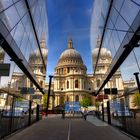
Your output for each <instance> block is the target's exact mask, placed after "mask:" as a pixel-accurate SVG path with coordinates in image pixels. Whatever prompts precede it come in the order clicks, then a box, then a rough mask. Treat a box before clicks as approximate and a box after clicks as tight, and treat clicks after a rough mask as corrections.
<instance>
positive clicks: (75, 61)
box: [57, 38, 85, 67]
mask: <svg viewBox="0 0 140 140" xmlns="http://www.w3.org/2000/svg"><path fill="white" fill-rule="evenodd" d="M62 65H79V66H84V67H85V65H84V64H83V60H82V57H81V55H80V54H79V52H78V51H76V50H75V49H74V48H73V42H72V39H71V38H70V39H69V41H68V48H67V49H66V50H65V51H64V52H62V54H61V56H60V58H59V61H58V64H57V66H62Z"/></svg>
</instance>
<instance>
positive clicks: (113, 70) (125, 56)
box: [90, 0, 140, 137]
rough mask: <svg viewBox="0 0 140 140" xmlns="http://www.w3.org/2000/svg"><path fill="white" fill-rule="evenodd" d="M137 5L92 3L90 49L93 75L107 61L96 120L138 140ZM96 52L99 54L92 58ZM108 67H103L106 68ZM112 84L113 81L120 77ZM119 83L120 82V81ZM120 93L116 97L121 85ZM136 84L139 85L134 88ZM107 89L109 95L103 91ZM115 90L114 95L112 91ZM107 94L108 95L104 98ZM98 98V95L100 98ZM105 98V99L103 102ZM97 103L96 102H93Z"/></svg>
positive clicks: (130, 0)
mask: <svg viewBox="0 0 140 140" xmlns="http://www.w3.org/2000/svg"><path fill="white" fill-rule="evenodd" d="M139 32H140V2H139V0H119V1H118V0H114V1H113V0H110V1H108V0H95V1H94V8H93V13H92V22H91V32H90V33H91V34H90V35H91V38H90V39H91V49H92V55H93V58H92V59H93V68H94V74H95V75H96V74H99V72H100V70H102V69H103V68H101V67H102V66H100V65H101V62H102V61H104V62H106V58H108V59H109V60H110V64H109V65H108V69H107V70H106V72H105V73H104V75H102V76H103V80H102V82H101V83H100V84H99V88H98V89H97V90H96V94H98V95H99V94H103V97H102V99H101V101H99V100H98V101H99V104H100V105H99V108H98V117H99V118H100V119H102V120H104V121H106V122H108V123H110V124H112V125H115V126H117V127H119V128H121V129H123V130H125V131H126V132H129V133H131V134H132V135H134V136H137V137H140V134H139V130H140V114H139V106H140V105H139V101H138V100H139V98H140V94H139V92H140V91H139V88H140V87H139V86H138V85H139V82H138V80H136V77H135V75H134V73H137V74H138V75H137V76H138V77H137V79H139V78H140V74H139V73H140V47H139V46H140V44H139V43H140V34H139ZM95 51H96V52H97V53H98V55H96V57H95ZM106 65H107V63H106V64H105V66H106ZM119 75H120V78H119V80H117V81H116V83H115V84H112V83H111V82H112V81H114V78H115V77H119ZM121 79H122V80H121ZM121 82H122V83H123V84H122V85H121V91H122V93H121V94H119V89H118V87H117V86H118V85H120V83H121ZM137 83H138V84H137ZM108 85H109V88H108V89H107V90H109V93H106V92H105V90H103V89H105V88H106V87H107V86H108ZM115 88H116V89H118V94H117V90H116V95H112V94H113V90H112V89H115ZM110 91H111V92H110ZM106 94H108V95H106ZM100 96H101V95H100ZM104 96H108V99H105V98H104ZM96 101H97V100H96Z"/></svg>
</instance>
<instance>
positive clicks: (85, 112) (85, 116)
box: [83, 109, 87, 120]
mask: <svg viewBox="0 0 140 140" xmlns="http://www.w3.org/2000/svg"><path fill="white" fill-rule="evenodd" d="M83 114H84V119H85V120H86V119H87V110H86V109H85V110H84V113H83Z"/></svg>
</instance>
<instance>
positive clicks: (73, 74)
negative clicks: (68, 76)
mask: <svg viewBox="0 0 140 140" xmlns="http://www.w3.org/2000/svg"><path fill="white" fill-rule="evenodd" d="M73 116H74V68H73Z"/></svg>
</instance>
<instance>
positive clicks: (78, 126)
mask: <svg viewBox="0 0 140 140" xmlns="http://www.w3.org/2000/svg"><path fill="white" fill-rule="evenodd" d="M8 140H132V138H130V137H128V136H126V135H125V134H123V133H121V132H120V131H119V130H117V129H116V128H113V127H111V126H108V125H106V124H105V123H102V122H101V121H99V120H98V119H96V118H94V117H93V116H91V117H88V118H87V121H85V120H84V119H82V118H75V119H74V118H73V119H61V117H60V116H53V117H48V118H45V119H43V120H41V121H39V122H38V123H36V124H33V125H32V126H30V127H28V128H26V129H25V130H23V131H20V132H19V133H17V134H15V135H13V136H12V137H10V138H9V139H8Z"/></svg>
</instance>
